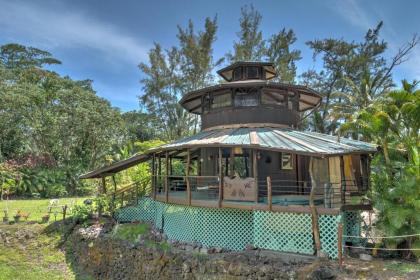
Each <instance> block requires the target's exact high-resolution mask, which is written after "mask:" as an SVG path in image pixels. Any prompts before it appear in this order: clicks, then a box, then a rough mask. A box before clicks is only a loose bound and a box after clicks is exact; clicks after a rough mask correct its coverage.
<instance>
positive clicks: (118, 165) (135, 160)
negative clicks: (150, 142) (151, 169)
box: [79, 154, 151, 179]
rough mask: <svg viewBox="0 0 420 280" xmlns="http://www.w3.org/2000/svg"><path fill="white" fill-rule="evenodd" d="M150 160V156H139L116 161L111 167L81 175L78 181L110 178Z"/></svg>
mask: <svg viewBox="0 0 420 280" xmlns="http://www.w3.org/2000/svg"><path fill="white" fill-rule="evenodd" d="M150 158H151V155H150V154H140V155H135V156H133V157H130V158H128V159H125V160H121V161H117V162H114V163H112V164H111V165H107V166H104V167H101V168H99V169H96V170H94V171H91V172H89V173H86V174H83V175H81V176H80V177H79V178H80V179H93V178H103V177H107V176H112V175H114V174H115V173H118V172H120V171H122V170H125V169H128V168H130V167H133V166H135V165H137V164H139V163H142V162H145V161H147V160H149V159H150Z"/></svg>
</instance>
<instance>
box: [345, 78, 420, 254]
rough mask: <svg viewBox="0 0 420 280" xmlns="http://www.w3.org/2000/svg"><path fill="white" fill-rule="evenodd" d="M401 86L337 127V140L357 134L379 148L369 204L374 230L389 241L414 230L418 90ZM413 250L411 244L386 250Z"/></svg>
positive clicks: (419, 197)
mask: <svg viewBox="0 0 420 280" xmlns="http://www.w3.org/2000/svg"><path fill="white" fill-rule="evenodd" d="M415 84H416V82H415V83H413V84H408V83H407V82H406V81H403V89H401V90H393V91H390V92H387V93H385V94H384V95H383V96H382V98H380V99H376V100H375V101H373V102H372V104H370V106H368V107H367V108H365V109H362V110H361V111H360V112H356V113H354V116H353V118H352V119H351V121H349V122H347V123H344V124H342V126H341V127H340V129H339V132H340V134H341V135H345V134H346V133H349V132H351V133H357V135H360V136H361V138H362V139H363V140H365V141H371V142H374V143H376V144H378V145H379V146H380V147H381V150H380V153H379V154H378V155H376V156H375V159H374V160H373V164H372V170H373V174H372V190H371V194H370V195H371V198H372V200H373V202H374V206H375V208H376V209H377V210H378V211H379V221H378V225H379V227H380V228H381V229H382V230H383V231H384V232H385V233H386V234H389V235H406V234H415V233H418V232H419V230H420V227H419V225H420V218H419V215H418V213H419V211H420V188H419V186H420V168H419V166H420V158H419V143H420V137H419V130H420V90H417V91H416V90H415ZM397 244H400V246H406V247H408V248H411V247H417V246H418V245H419V244H420V241H419V239H418V238H417V239H416V238H405V239H400V240H397V243H394V244H388V245H397Z"/></svg>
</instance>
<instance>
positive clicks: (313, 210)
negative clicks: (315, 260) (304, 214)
mask: <svg viewBox="0 0 420 280" xmlns="http://www.w3.org/2000/svg"><path fill="white" fill-rule="evenodd" d="M315 189H316V185H313V186H312V188H311V194H310V195H309V207H310V208H311V213H312V232H313V234H314V241H315V248H316V254H317V256H319V255H320V253H321V238H320V234H319V223H318V211H317V210H316V207H315V201H314V198H315Z"/></svg>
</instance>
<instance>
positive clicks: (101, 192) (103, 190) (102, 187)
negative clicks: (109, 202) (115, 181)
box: [99, 177, 106, 194]
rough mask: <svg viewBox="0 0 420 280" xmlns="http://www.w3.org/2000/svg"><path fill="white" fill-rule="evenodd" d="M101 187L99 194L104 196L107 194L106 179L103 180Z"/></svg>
mask: <svg viewBox="0 0 420 280" xmlns="http://www.w3.org/2000/svg"><path fill="white" fill-rule="evenodd" d="M101 179H102V180H101V187H100V189H99V194H104V193H106V181H105V177H102V178H101Z"/></svg>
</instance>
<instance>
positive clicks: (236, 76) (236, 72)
mask: <svg viewBox="0 0 420 280" xmlns="http://www.w3.org/2000/svg"><path fill="white" fill-rule="evenodd" d="M241 79H242V67H238V68H236V69H235V70H233V80H234V81H238V80H241Z"/></svg>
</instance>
